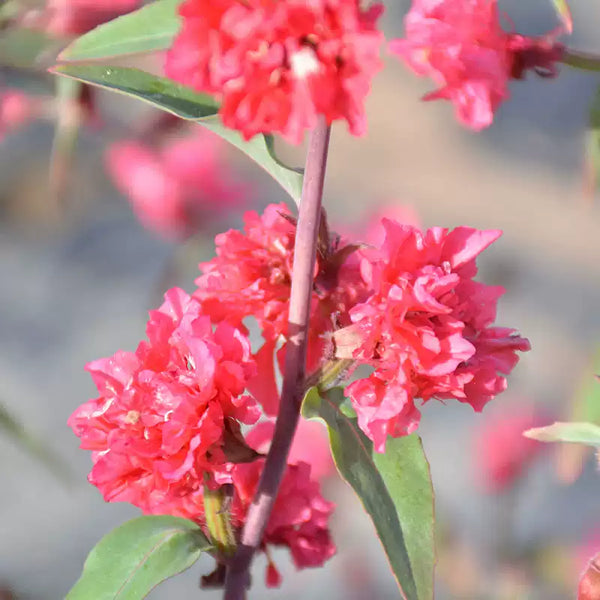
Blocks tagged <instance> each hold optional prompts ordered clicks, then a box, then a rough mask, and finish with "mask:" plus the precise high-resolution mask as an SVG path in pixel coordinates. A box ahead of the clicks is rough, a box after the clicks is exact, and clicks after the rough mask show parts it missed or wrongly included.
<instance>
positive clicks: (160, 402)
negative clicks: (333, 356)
mask: <svg viewBox="0 0 600 600" xmlns="http://www.w3.org/2000/svg"><path fill="white" fill-rule="evenodd" d="M147 336H148V341H144V342H141V343H140V345H139V346H138V348H137V350H136V351H135V352H134V353H132V352H122V351H121V352H117V353H116V354H115V355H114V356H112V357H110V358H107V359H101V360H97V361H94V362H92V363H90V364H88V365H87V369H88V371H90V373H91V375H92V377H93V379H94V382H95V384H96V386H97V388H98V391H99V393H100V396H99V397H98V398H96V399H93V400H90V401H89V402H87V403H86V404H84V405H82V406H80V407H79V408H78V409H77V410H76V411H75V412H74V413H73V414H72V415H71V417H70V419H69V425H70V427H71V428H72V429H73V431H74V432H75V434H76V435H77V436H78V437H80V438H81V447H82V448H84V449H87V450H92V452H93V453H92V459H93V462H94V466H93V468H92V471H91V473H90V475H89V481H90V482H91V483H92V484H94V485H95V486H97V487H98V489H99V490H100V491H101V492H102V494H103V496H104V498H105V500H107V501H115V502H118V501H121V502H130V503H131V504H133V505H135V506H138V507H139V508H141V509H142V511H143V512H144V513H147V514H172V515H176V516H182V517H186V518H190V519H193V520H196V521H197V522H199V523H201V524H204V519H205V516H204V515H205V512H204V504H203V492H204V486H205V485H208V486H211V487H215V486H217V487H218V486H220V485H223V484H233V489H234V496H233V507H232V524H233V525H235V526H241V525H242V523H243V517H244V515H245V514H246V511H247V509H248V506H249V504H250V499H251V495H252V493H253V491H254V489H255V487H256V484H257V481H258V476H259V473H260V469H261V466H262V461H261V460H255V459H256V458H257V456H258V455H257V454H256V452H255V451H254V450H252V447H251V445H249V444H248V443H246V442H245V441H244V438H243V435H242V432H241V424H252V423H255V422H256V421H257V419H258V418H259V417H260V410H259V407H258V405H257V404H256V402H255V401H254V399H253V398H251V397H250V396H249V395H247V394H244V390H245V388H246V387H247V385H248V381H249V379H250V378H251V377H252V376H254V375H255V374H256V363H255V361H254V360H253V358H252V356H251V350H250V343H249V341H248V338H247V337H246V335H245V333H244V332H243V331H241V330H240V329H237V328H235V327H233V326H231V325H230V324H228V323H226V322H221V323H219V324H217V325H216V326H214V327H213V324H212V322H211V319H210V317H209V316H207V315H206V314H203V312H202V310H201V306H200V303H199V302H198V301H197V300H195V299H193V298H191V297H190V296H188V295H187V294H186V293H185V292H184V291H183V290H180V289H176V288H175V289H172V290H169V291H168V292H167V294H166V295H165V303H164V304H163V305H162V306H161V307H160V308H159V309H158V310H155V311H152V312H151V313H150V320H149V322H148V326H147ZM268 433H269V430H263V431H262V432H257V434H256V435H254V436H253V439H252V440H251V441H252V442H253V444H255V445H257V447H258V446H261V445H263V444H264V442H265V434H268ZM253 459H254V462H252V463H248V464H244V462H245V461H248V460H253ZM238 461H241V462H238ZM309 473H310V466H309V465H308V464H306V463H304V462H302V463H301V462H298V463H297V464H295V465H290V467H289V468H288V471H287V473H286V475H285V478H284V482H283V487H282V492H281V494H280V496H279V500H278V502H277V505H276V507H275V511H274V512H273V515H272V517H271V521H270V522H269V526H268V528H267V532H266V534H265V538H264V540H263V547H264V548H266V546H267V545H268V544H273V545H284V546H287V547H289V548H290V550H291V552H292V557H293V559H294V562H295V564H296V565H297V566H298V567H308V566H316V565H321V564H322V563H323V562H324V561H325V560H327V558H329V557H330V556H331V555H332V554H333V553H334V552H335V546H334V545H333V543H332V542H331V539H330V535H329V531H328V529H327V521H328V518H329V515H330V514H331V512H332V510H333V505H331V504H330V503H328V502H326V501H325V500H323V498H322V497H321V495H320V492H319V485H318V483H317V482H315V481H311V480H310V478H309ZM274 572H275V571H274V567H273V566H272V565H271V569H270V571H269V573H271V574H273V573H274Z"/></svg>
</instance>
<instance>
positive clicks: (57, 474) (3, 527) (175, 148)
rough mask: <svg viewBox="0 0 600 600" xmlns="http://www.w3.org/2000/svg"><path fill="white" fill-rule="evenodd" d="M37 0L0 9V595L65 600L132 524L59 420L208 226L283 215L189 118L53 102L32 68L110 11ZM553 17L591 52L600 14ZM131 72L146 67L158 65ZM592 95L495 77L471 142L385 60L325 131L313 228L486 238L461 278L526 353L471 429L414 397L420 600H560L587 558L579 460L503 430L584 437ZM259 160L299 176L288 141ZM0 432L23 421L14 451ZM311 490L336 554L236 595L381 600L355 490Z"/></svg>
mask: <svg viewBox="0 0 600 600" xmlns="http://www.w3.org/2000/svg"><path fill="white" fill-rule="evenodd" d="M24 4H28V6H27V7H26V8H27V15H28V16H27V19H26V20H25V22H24V25H25V26H26V28H27V30H28V31H29V32H30V33H31V32H37V33H39V32H40V31H44V32H45V33H46V34H47V35H51V36H52V40H50V41H49V42H48V41H46V42H44V44H42V45H40V42H39V37H38V36H36V35H33V34H26V35H24V36H21V37H20V38H19V37H18V36H17V37H15V33H14V28H13V24H14V21H12V19H14V18H15V14H17V12H18V11H21V10H22V8H23V5H24ZM52 4H53V2H51V1H49V2H48V3H47V4H45V3H44V2H43V1H40V2H37V3H35V2H25V3H24V2H13V1H12V0H11V1H7V0H5V1H4V2H0V282H1V284H0V405H1V406H2V407H4V409H5V410H6V415H2V414H0V419H2V420H3V422H4V423H5V424H7V425H8V427H7V428H6V429H5V431H4V433H2V434H0V588H2V589H1V590H0V598H2V599H4V598H6V599H9V598H18V599H29V600H45V599H57V598H63V597H64V596H65V594H66V592H67V591H68V589H69V588H70V586H71V585H72V584H73V582H74V581H75V580H76V579H77V578H78V576H79V574H80V572H81V567H82V564H83V561H84V559H85V557H86V556H87V553H88V552H89V550H90V549H91V548H92V546H93V545H94V544H95V543H96V542H97V541H98V539H99V538H100V537H101V536H102V535H103V534H104V533H106V532H108V531H109V529H112V528H113V527H114V526H116V525H118V524H119V523H121V522H123V521H125V520H126V519H128V518H131V517H133V516H135V515H136V514H137V510H136V509H134V508H132V507H129V506H126V505H121V504H105V503H104V502H103V500H102V498H101V496H100V494H99V492H98V491H97V490H96V489H95V488H93V487H92V486H90V485H89V484H88V483H87V481H86V476H87V473H88V471H89V469H90V467H91V460H90V457H89V454H88V452H84V451H80V450H78V449H77V448H78V440H77V439H76V438H75V436H74V435H73V434H72V432H71V431H70V429H68V428H67V426H66V420H67V418H68V416H69V415H70V414H71V412H72V411H73V410H74V409H75V408H76V407H77V406H78V405H79V404H81V403H82V402H84V401H86V400H87V399H88V398H89V397H92V396H94V394H95V388H94V386H93V384H92V381H91V378H90V377H89V376H88V374H87V373H86V372H85V371H84V370H83V366H84V364H85V363H86V362H88V361H90V360H92V359H95V358H98V357H102V356H108V355H111V354H113V353H114V352H115V351H116V350H117V349H126V350H133V349H135V347H136V345H137V343H138V341H139V340H140V339H142V338H143V336H144V327H145V321H146V317H147V311H148V309H150V308H153V307H156V306H158V305H159V304H160V302H161V296H162V293H163V292H164V291H165V290H166V289H167V288H168V287H171V286H173V285H178V286H181V287H183V288H184V289H186V290H188V291H191V290H192V289H193V288H194V284H193V281H194V278H195V277H196V274H197V263H198V262H200V261H202V260H207V259H209V258H210V257H211V256H212V253H213V249H214V245H213V238H214V235H215V234H216V233H218V232H220V231H224V230H226V229H228V228H230V227H238V226H240V224H241V222H242V218H241V215H242V213H243V210H246V209H255V210H262V208H263V207H264V206H266V204H268V203H271V202H280V201H288V198H287V197H286V196H285V193H284V192H283V191H282V190H281V189H280V188H279V187H278V186H277V185H276V184H275V183H273V182H272V181H271V180H270V178H269V177H268V176H267V175H266V174H265V173H263V172H262V171H260V169H259V168H258V167H257V166H255V165H254V164H253V163H251V162H250V161H249V160H248V159H247V158H246V157H245V156H244V155H242V154H241V153H239V152H238V151H236V150H233V149H230V148H228V147H227V146H225V145H224V144H222V143H220V142H219V141H218V140H217V139H216V138H212V137H210V136H208V135H206V134H204V133H203V132H202V131H199V130H200V128H199V127H193V128H190V127H189V126H182V125H181V123H178V122H174V121H173V120H172V119H170V118H168V117H165V116H164V115H163V114H159V113H157V112H154V111H153V110H152V109H150V108H148V107H146V106H142V105H141V104H140V103H137V102H134V101H130V100H127V99H125V98H122V97H118V96H116V95H110V94H105V93H99V92H97V91H94V92H93V93H90V92H89V91H85V92H82V91H81V90H80V89H74V88H73V86H70V85H68V84H65V83H62V84H61V85H60V86H58V100H57V99H56V98H57V96H56V95H55V93H56V91H57V82H56V81H55V79H54V78H52V76H50V75H46V74H44V68H45V67H46V66H49V65H51V64H52V61H53V57H54V56H56V51H57V49H59V48H60V47H61V46H64V43H65V42H66V40H68V39H69V38H70V37H72V36H73V35H74V34H77V33H80V32H82V31H85V30H86V29H88V28H89V27H90V26H93V25H94V24H96V23H98V22H101V21H102V20H104V19H105V18H106V17H107V16H106V15H95V16H94V19H95V22H93V23H91V25H90V23H88V21H86V20H85V19H83V18H80V16H77V15H76V17H77V18H75V17H74V16H73V15H67V16H68V18H67V17H64V18H63V19H62V20H61V19H58V18H56V19H55V20H52V19H51V18H50V17H49V13H48V10H49V8H48V7H49V6H50V5H52ZM115 4H117V3H115ZM121 4H123V5H125V4H126V2H123V3H121ZM130 4H131V5H132V6H131V7H130V8H134V7H135V6H134V5H136V4H139V3H137V2H136V1H135V0H133V1H132V2H130ZM408 4H409V3H408V2H406V1H403V2H399V3H396V5H394V6H388V7H387V12H386V16H385V20H384V29H385V31H386V34H387V35H388V37H398V36H400V34H401V28H402V17H403V15H404V14H405V12H406V10H407V9H408ZM570 4H571V8H572V11H573V18H574V28H575V33H574V34H573V36H571V38H570V39H569V40H568V44H569V46H571V47H573V48H575V49H579V50H587V51H590V52H597V53H600V42H599V41H598V40H599V38H598V31H600V7H599V5H597V4H596V3H591V2H587V1H584V0H572V1H571V2H570ZM17 5H18V6H17ZM500 5H501V7H502V9H503V10H505V11H506V13H507V14H508V15H510V18H511V19H512V21H514V24H515V27H516V29H517V30H518V31H519V32H522V33H526V34H530V35H535V34H543V33H544V32H546V31H548V30H550V29H552V28H554V27H555V26H556V23H557V21H556V17H555V14H554V11H553V8H552V6H551V3H550V2H549V1H547V0H531V1H530V2H527V3H523V2H519V0H512V1H506V2H500ZM130 8H124V9H123V11H125V10H129V9H130ZM56 10H58V9H56ZM84 10H85V11H89V9H88V8H85V9H84ZM11 11H17V12H11ZM31 11H33V12H31ZM116 12H117V11H116ZM19 15H20V17H19V18H21V16H22V13H19ZM85 15H86V17H90V13H89V12H86V13H85ZM110 16H114V15H110ZM90 18H91V17H90ZM22 24H23V23H22ZM15 40H16V41H15ZM36 44H37V45H36ZM143 60H144V61H146V63H147V64H149V65H153V66H154V68H156V67H157V65H160V57H154V58H150V59H148V58H144V59H143ZM599 84H600V76H599V75H595V74H593V73H583V72H576V71H574V70H572V69H569V68H567V67H564V68H562V70H561V73H560V75H559V77H558V78H556V79H554V80H546V79H536V78H535V77H533V76H530V77H529V78H528V80H526V81H523V82H512V84H511V94H512V98H511V100H510V101H508V102H506V103H504V104H503V105H502V106H501V107H500V110H499V112H498V113H497V115H496V119H495V122H494V125H493V126H492V127H491V128H490V129H488V130H486V131H484V132H482V133H480V134H472V133H471V132H469V131H467V130H465V129H463V128H462V127H461V126H460V125H459V124H458V123H457V122H456V120H455V119H454V116H453V111H452V107H451V106H450V105H449V104H447V103H443V102H433V103H423V102H421V101H420V97H421V96H422V95H423V94H424V93H425V92H427V91H429V90H430V89H431V85H432V84H431V82H430V81H426V80H420V79H418V78H417V77H415V76H414V75H413V74H411V73H410V72H409V71H408V70H407V69H406V68H404V67H403V66H402V65H401V64H399V63H398V62H396V61H394V60H391V59H389V58H386V68H385V69H384V70H383V71H382V72H381V73H380V74H379V75H378V76H377V77H376V79H375V81H374V85H373V91H372V94H371V96H370V98H369V102H368V122H369V134H368V135H367V136H366V137H364V138H360V139H355V138H350V136H349V135H348V134H347V132H346V131H345V128H344V127H343V126H341V127H337V128H334V133H333V137H332V148H331V153H330V158H329V167H328V174H327V183H326V207H327V210H328V213H329V217H330V224H331V226H332V228H333V229H336V228H337V229H338V230H339V231H344V232H345V231H354V232H359V233H360V232H361V231H364V229H365V225H366V224H367V223H369V222H370V221H371V220H372V219H374V218H376V217H377V216H382V215H385V214H391V215H392V216H393V217H394V218H399V219H405V220H407V221H411V222H418V223H420V224H421V225H423V226H432V225H440V226H445V227H453V226H457V225H470V226H474V227H479V228H490V229H503V230H504V236H503V237H502V238H501V239H500V240H499V241H498V242H497V243H496V244H494V245H493V246H492V247H491V248H490V249H489V250H487V251H486V252H485V253H484V255H483V256H482V257H481V269H480V275H479V278H480V279H482V280H484V281H485V282H486V283H489V284H492V285H503V286H505V287H506V289H507V293H506V295H505V296H504V297H503V298H502V300H501V301H500V310H499V316H498V320H497V321H498V324H500V325H506V326H509V327H514V328H516V329H518V330H519V331H520V332H521V333H522V334H523V335H525V336H527V337H528V338H529V339H530V341H531V343H532V347H533V349H532V351H531V352H530V353H528V354H526V355H525V356H524V357H523V358H522V360H521V362H520V364H519V365H518V367H517V368H516V369H515V371H514V373H513V375H512V377H511V378H510V381H509V389H508V391H507V392H505V393H504V394H503V395H501V396H500V397H498V398H497V399H496V400H495V401H493V402H492V403H490V405H489V406H488V407H486V409H485V410H484V412H483V414H475V413H474V412H473V411H472V409H471V408H470V407H469V406H463V405H459V404H458V403H449V404H448V405H447V406H443V405H442V404H441V403H438V402H435V401H432V402H430V403H428V404H427V405H426V406H425V407H424V409H423V419H422V425H421V434H422V436H423V440H424V445H425V450H426V452H427V455H428V458H429V461H430V463H431V470H432V476H433V483H434V487H435V492H436V511H437V525H436V527H437V530H436V533H437V536H438V550H437V555H438V568H437V575H436V577H437V579H436V587H437V596H436V597H437V598H440V599H446V598H448V599H450V598H461V599H490V600H496V599H512V598H514V599H528V600H529V599H531V600H534V599H544V600H553V599H557V600H558V599H564V598H574V597H575V595H576V592H575V590H576V584H577V579H578V575H579V573H580V572H581V570H582V569H583V566H584V565H585V562H586V559H587V558H589V556H590V555H592V554H593V553H594V552H596V551H598V550H600V504H599V503H598V501H597V493H598V485H599V480H598V473H597V464H596V461H595V459H594V457H593V456H592V455H591V454H589V453H585V452H584V451H582V450H581V449H579V448H577V447H570V446H566V445H565V446H543V447H542V445H539V444H536V443H534V442H530V443H523V440H522V438H521V435H520V432H521V431H522V430H523V429H524V428H527V427H530V426H533V425H537V424H546V423H548V422H550V421H552V420H568V419H582V420H583V419H586V420H593V421H597V422H600V389H599V388H600V383H598V382H596V380H595V379H594V377H593V376H594V373H600V355H599V354H598V349H600V312H599V307H600V260H599V259H600V235H599V231H600V208H599V206H598V194H597V191H596V190H595V189H594V185H593V181H592V178H591V176H590V168H589V165H588V159H587V154H586V144H587V143H588V141H589V137H588V120H589V111H590V107H591V104H592V102H593V99H594V96H595V94H596V90H597V88H598V86H599ZM57 123H58V124H59V125H58V127H57V125H56V124H57ZM278 150H279V152H280V153H281V155H282V156H284V157H285V158H286V160H287V161H288V162H291V163H294V164H300V162H301V160H302V158H301V157H302V151H301V149H296V148H288V147H281V148H278ZM189 156H194V157H195V159H196V160H195V162H194V161H186V160H184V157H189ZM215 198H217V199H218V201H217V202H215ZM10 419H15V420H16V421H18V422H19V423H22V424H23V425H24V427H25V429H26V436H28V437H27V441H26V444H25V445H24V444H23V442H22V441H21V442H19V441H17V438H23V435H22V432H21V434H19V435H18V436H14V435H12V434H14V433H15V432H16V431H18V425H17V423H10ZM324 489H325V494H324V495H325V496H326V497H327V498H328V499H330V500H333V501H335V502H336V503H337V504H338V509H337V511H336V514H335V517H334V522H333V534H334V538H335V540H336V542H337V544H338V547H339V552H338V555H337V556H336V557H335V558H334V559H332V560H331V561H330V563H328V564H327V565H326V567H325V568H322V569H314V570H305V571H302V572H300V573H297V574H296V573H294V569H293V567H292V566H291V564H290V561H289V559H288V557H287V556H285V554H286V553H285V552H281V553H280V554H276V555H275V559H276V562H277V565H278V567H279V568H280V569H281V571H282V573H283V579H284V583H283V587H282V588H281V589H279V590H274V591H273V590H269V591H266V590H264V588H262V587H261V586H262V570H261V566H264V565H262V563H261V560H262V559H259V560H258V562H259V564H261V566H257V567H256V571H255V577H254V579H255V583H256V587H255V588H254V591H253V593H252V594H251V597H253V598H262V597H265V598H276V597H282V596H283V597H286V598H290V599H291V598H301V597H302V598H304V597H309V596H310V595H311V594H320V595H325V594H326V595H327V597H328V598H330V599H331V600H335V599H338V598H340V599H341V598H345V599H352V600H363V599H364V600H366V599H371V598H395V597H398V592H397V589H396V587H395V583H394V580H393V578H392V575H391V574H390V572H389V570H388V567H387V563H386V559H385V555H384V553H383V550H382V549H381V547H380V546H379V543H378V541H377V539H376V538H375V536H374V532H373V530H372V526H371V524H370V522H369V521H368V519H367V517H365V516H364V515H363V513H362V510H361V508H360V505H359V503H358V501H357V500H356V499H355V498H354V497H353V495H352V492H351V491H350V490H349V489H348V488H346V487H345V485H344V484H342V483H340V482H338V481H337V480H336V479H335V477H332V478H330V479H328V480H327V481H326V482H324ZM211 569H212V564H211V560H209V559H206V560H204V559H203V560H202V561H201V562H200V563H197V564H196V565H195V566H194V567H193V568H192V569H190V570H189V571H187V572H186V573H185V574H184V575H183V576H180V577H177V578H176V579H173V580H171V581H169V582H167V583H166V584H164V585H162V586H161V587H160V588H158V589H157V590H156V591H155V592H153V593H152V595H151V598H152V599H153V600H160V599H167V598H175V597H184V596H185V597H189V598H191V597H200V596H202V597H207V598H219V597H220V595H221V594H220V592H208V591H200V590H199V589H197V586H198V580H199V577H200V575H201V574H205V573H208V572H209V571H210V570H211Z"/></svg>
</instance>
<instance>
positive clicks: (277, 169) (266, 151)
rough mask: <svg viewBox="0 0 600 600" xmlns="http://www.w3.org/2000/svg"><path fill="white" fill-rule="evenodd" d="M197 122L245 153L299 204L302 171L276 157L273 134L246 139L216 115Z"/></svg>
mask: <svg viewBox="0 0 600 600" xmlns="http://www.w3.org/2000/svg"><path fill="white" fill-rule="evenodd" d="M198 123H199V124H200V125H202V126H203V127H206V128H207V129H210V130H211V131H214V132H215V133H216V134H217V135H219V136H220V137H222V138H223V139H224V140H227V141H228V142H229V143H230V144H231V145H233V146H235V147H236V148H238V149H239V150H241V151H242V152H244V154H247V155H248V156H249V157H250V158H251V159H252V160H253V161H254V162H255V163H256V164H257V165H259V166H260V167H262V168H263V169H264V170H265V171H266V172H267V173H269V175H271V177H273V179H275V181H277V183H278V184H279V185H280V186H281V187H282V188H283V189H284V190H285V191H286V192H287V193H288V194H289V195H290V196H291V197H292V199H293V200H294V202H295V203H296V204H299V202H300V197H301V196H302V181H303V178H304V175H303V171H302V169H295V168H293V167H288V166H286V165H285V164H284V163H282V162H281V161H280V160H279V159H278V158H277V157H276V155H275V153H274V150H273V136H271V135H260V134H259V135H255V136H254V137H253V138H252V139H251V140H248V141H246V140H245V139H244V138H243V137H242V136H241V135H240V134H239V133H238V132H237V131H236V130H234V129H229V128H228V127H225V126H224V125H223V123H222V122H221V119H220V117H218V116H214V117H208V118H205V119H198Z"/></svg>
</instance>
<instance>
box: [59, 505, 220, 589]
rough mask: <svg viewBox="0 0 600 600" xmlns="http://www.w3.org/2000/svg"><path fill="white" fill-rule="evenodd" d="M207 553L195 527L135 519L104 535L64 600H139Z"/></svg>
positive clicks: (207, 545)
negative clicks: (203, 553)
mask: <svg viewBox="0 0 600 600" xmlns="http://www.w3.org/2000/svg"><path fill="white" fill-rule="evenodd" d="M210 549H211V545H210V543H209V541H208V540H207V539H206V537H205V536H204V534H203V533H202V530H201V529H200V527H199V526H198V525H196V523H194V522H193V521H189V520H187V519H181V518H179V517H169V516H149V517H138V518H137V519H133V520H131V521H127V523H124V524H123V525H121V526H120V527H117V528H116V529H114V530H113V531H111V532H110V533H108V534H107V535H105V536H104V537H103V538H102V539H101V540H100V542H99V543H98V544H97V545H96V546H95V547H94V549H93V550H92V551H91V552H90V554H89V556H88V557H87V560H86V561H85V564H84V566H83V573H82V575H81V577H80V579H79V581H77V583H76V584H75V586H74V587H73V589H72V590H71V591H70V592H69V593H68V594H67V598H66V600H138V599H139V598H145V597H146V596H147V595H148V594H149V593H150V591H152V589H153V588H154V587H156V586H157V585H158V584H159V583H161V582H162V581H164V580H165V579H167V578H168V577H171V576H172V575H176V574H177V573H181V571H184V570H185V569H187V568H188V567H191V566H192V565H193V564H194V563H195V562H196V561H197V560H198V558H199V557H200V554H201V553H202V552H205V551H207V550H210Z"/></svg>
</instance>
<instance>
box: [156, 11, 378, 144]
mask: <svg viewBox="0 0 600 600" xmlns="http://www.w3.org/2000/svg"><path fill="white" fill-rule="evenodd" d="M381 12H382V6H381V5H379V4H374V5H372V6H370V7H369V8H366V9H363V8H361V3H360V2H359V1H358V0H314V1H311V2H305V1H301V0H248V1H244V2H239V1H238V0H216V1H215V0H186V1H185V2H184V3H183V4H182V5H181V8H180V15H181V17H182V19H183V26H182V29H181V31H180V33H179V35H178V36H177V38H176V39H175V42H174V44H173V46H172V48H171V50H170V51H169V53H168V56H167V62H166V73H167V75H168V76H169V77H171V78H173V79H175V80H177V81H179V82H181V83H183V84H185V85H188V86H190V87H193V88H194V89H196V90H198V91H201V92H206V93H209V94H213V95H216V96H217V97H218V99H219V100H220V102H221V109H220V114H221V117H222V119H223V122H224V124H225V125H227V126H228V127H232V128H234V129H238V130H239V131H241V132H242V134H243V136H244V137H245V138H246V139H249V138H251V137H252V136H253V135H255V134H257V133H280V134H281V135H283V136H284V137H285V138H286V139H288V140H289V141H291V142H294V143H298V142H300V141H301V139H302V136H303V134H304V131H305V130H306V129H309V128H312V127H314V125H315V124H316V120H317V116H318V115H323V116H325V118H326V119H327V121H328V122H329V123H331V122H332V121H334V120H338V119H343V120H346V121H347V123H348V127H349V129H350V131H351V133H353V134H355V135H361V134H363V133H364V132H365V128H366V123H365V114H364V101H365V97H366V95H367V94H368V92H369V88H370V81H371V78H372V77H373V75H374V74H375V72H376V71H378V70H379V68H380V67H381V63H380V59H379V48H380V45H381V42H382V40H383V36H382V34H381V33H380V32H379V31H377V29H376V21H377V19H378V17H379V15H380V14H381Z"/></svg>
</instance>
